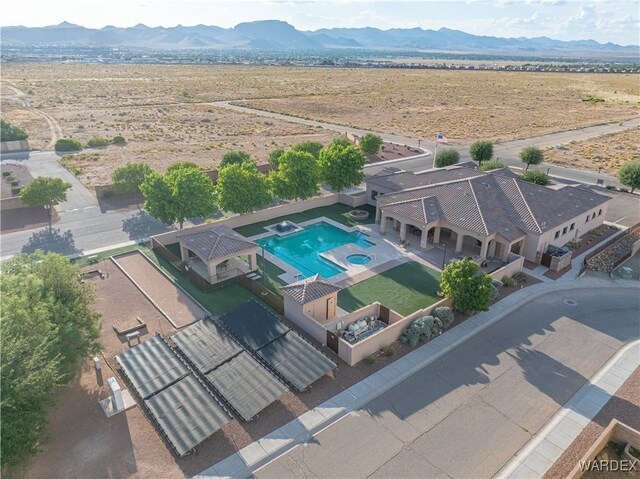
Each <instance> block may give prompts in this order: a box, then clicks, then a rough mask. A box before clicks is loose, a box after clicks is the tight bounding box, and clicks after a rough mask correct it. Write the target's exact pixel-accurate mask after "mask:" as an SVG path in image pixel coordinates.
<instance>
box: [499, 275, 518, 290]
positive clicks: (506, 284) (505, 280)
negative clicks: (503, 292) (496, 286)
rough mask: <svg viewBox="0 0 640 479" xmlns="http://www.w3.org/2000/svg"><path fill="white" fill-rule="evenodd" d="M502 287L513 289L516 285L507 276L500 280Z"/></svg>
mask: <svg viewBox="0 0 640 479" xmlns="http://www.w3.org/2000/svg"><path fill="white" fill-rule="evenodd" d="M502 285H503V286H504V287H505V288H513V287H514V286H515V285H516V281H515V280H514V279H513V278H510V277H509V276H505V277H504V278H502Z"/></svg>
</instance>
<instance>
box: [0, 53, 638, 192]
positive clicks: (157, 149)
mask: <svg viewBox="0 0 640 479" xmlns="http://www.w3.org/2000/svg"><path fill="white" fill-rule="evenodd" d="M3 81H5V82H8V84H10V85H13V86H15V87H16V88H18V89H19V90H20V91H22V92H24V93H25V95H24V96H22V97H20V98H19V100H20V101H26V102H28V103H29V104H30V105H31V106H32V107H34V108H37V109H39V110H41V111H43V112H45V113H47V114H49V115H51V116H52V117H53V118H55V119H56V120H57V122H58V123H59V125H60V127H61V128H62V132H63V134H64V135H65V136H70V137H74V138H77V139H79V140H81V141H85V142H86V141H87V140H89V139H90V138H92V137H94V136H107V137H113V136H115V135H116V134H122V135H123V136H124V137H125V138H126V139H127V140H129V144H128V145H127V146H126V147H124V148H118V147H109V148H106V149H104V150H103V151H101V152H100V158H99V160H96V161H81V162H79V163H80V164H79V167H80V168H81V169H82V170H84V171H85V174H84V175H83V176H82V177H81V179H82V181H83V182H85V183H86V184H89V185H95V184H101V183H106V182H108V179H109V176H110V171H111V170H112V169H113V168H115V167H117V166H120V165H121V164H124V163H126V162H127V161H132V160H134V159H135V161H143V162H145V163H148V164H150V165H151V166H152V167H154V168H156V169H158V170H163V169H164V168H166V166H168V165H169V164H171V163H172V162H174V161H176V160H188V161H195V162H197V163H198V164H201V165H203V166H205V167H213V166H214V165H215V164H217V162H218V161H219V160H220V158H221V157H222V155H223V154H224V153H225V152H226V151H227V150H229V149H239V148H240V149H246V150H247V151H248V152H250V153H251V154H252V155H254V156H255V157H256V158H257V159H258V160H259V161H260V162H264V161H266V155H267V153H268V152H269V151H270V150H273V149H275V148H277V147H284V148H286V147H288V146H290V145H292V144H294V143H297V142H299V141H303V140H317V141H321V142H323V143H327V142H328V141H330V139H331V138H333V137H335V136H336V135H335V134H332V133H330V132H328V131H326V130H320V129H316V128H312V127H307V126H304V125H298V124H292V123H288V122H283V121H278V120H271V119H266V118H258V117H253V116H251V115H246V114H241V113H236V112H230V111H227V110H224V111H223V110H219V109H216V108H214V107H212V106H211V105H208V104H206V103H208V102H212V101H216V100H243V99H245V100H250V101H247V102H246V104H248V105H249V106H252V107H257V108H263V109H269V110H274V111H280V112H284V113H289V114H293V115H297V116H302V117H309V118H313V119H318V120H326V121H332V122H335V123H342V124H346V125H353V126H357V127H362V128H370V129H374V130H378V131H384V132H388V133H397V134H404V135H407V136H412V137H421V138H425V139H426V138H430V137H435V135H436V133H444V134H446V135H447V136H448V138H449V139H450V140H451V141H452V142H453V143H467V142H470V141H472V140H474V139H476V138H479V137H485V138H488V139H493V140H506V139H510V138H515V137H527V136H531V135H536V134H541V133H546V132H551V131H557V130H565V129H570V128H574V127H578V126H584V125H588V124H595V123H602V122H610V121H616V120H621V119H626V118H631V117H633V116H636V115H637V104H638V100H639V99H640V96H639V95H638V92H637V76H635V75H597V74H562V73H524V72H490V71H444V70H420V71H416V70H385V69H334V68H313V69H312V68H288V67H255V66H194V65H95V64H90V65H89V64H44V63H43V64H41V63H22V64H11V63H7V64H5V65H4V66H3ZM0 94H2V97H3V101H2V106H3V109H5V111H3V115H5V116H6V117H7V119H8V120H10V121H15V122H16V123H17V124H21V125H22V126H24V127H25V128H26V129H27V131H28V132H29V134H30V139H31V140H32V141H33V142H35V143H34V147H36V148H37V147H42V146H41V145H42V142H44V141H45V140H46V134H47V132H49V127H48V126H47V124H46V121H45V120H44V119H43V118H42V117H39V116H38V115H37V114H35V113H34V112H32V111H27V110H24V109H20V108H18V106H17V105H18V102H17V101H16V98H15V92H14V91H13V90H11V89H10V88H8V87H7V86H4V87H3V88H2V89H1V90H0ZM11 96H13V100H10V99H8V97H11ZM591 96H596V97H599V98H602V99H604V100H605V101H604V102H598V103H593V102H590V101H583V100H585V99H586V98H588V97H591ZM43 131H44V132H45V134H44V138H43V133H42V132H43ZM37 145H40V146H37Z"/></svg>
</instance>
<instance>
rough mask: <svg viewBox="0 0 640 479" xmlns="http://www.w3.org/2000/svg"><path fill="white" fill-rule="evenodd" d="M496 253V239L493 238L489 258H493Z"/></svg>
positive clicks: (490, 243)
mask: <svg viewBox="0 0 640 479" xmlns="http://www.w3.org/2000/svg"><path fill="white" fill-rule="evenodd" d="M495 254H496V240H491V241H490V242H489V254H488V255H487V256H489V258H493V257H494V256H495Z"/></svg>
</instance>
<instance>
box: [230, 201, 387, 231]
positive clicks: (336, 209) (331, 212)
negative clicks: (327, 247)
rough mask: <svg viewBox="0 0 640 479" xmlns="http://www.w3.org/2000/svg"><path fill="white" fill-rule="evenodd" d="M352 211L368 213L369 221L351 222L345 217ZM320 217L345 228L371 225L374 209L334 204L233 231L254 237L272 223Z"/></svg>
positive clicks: (374, 216) (297, 221) (364, 206)
mask: <svg viewBox="0 0 640 479" xmlns="http://www.w3.org/2000/svg"><path fill="white" fill-rule="evenodd" d="M353 209H359V210H365V211H368V212H369V219H368V220H366V221H354V220H352V219H351V218H349V217H348V216H347V213H349V211H351V210H353ZM321 216H326V217H327V218H330V219H332V220H334V221H337V222H338V223H341V224H343V225H346V226H355V225H358V224H371V223H373V222H375V219H376V209H375V208H374V207H373V206H370V205H363V206H358V207H357V208H352V207H351V206H347V205H344V204H342V203H336V204H333V205H329V206H321V207H319V208H312V209H310V210H307V211H303V212H302V213H294V214H292V215H285V216H280V217H278V218H273V219H271V220H267V221H261V222H259V223H252V224H250V225H246V226H240V227H238V228H234V229H235V231H237V232H238V233H240V234H241V235H243V236H246V237H250V236H254V235H259V234H260V233H264V232H265V231H267V230H266V229H265V226H269V225H272V224H274V223H279V222H280V221H283V220H289V221H293V222H294V223H301V222H303V221H309V220H312V219H315V218H319V217H321Z"/></svg>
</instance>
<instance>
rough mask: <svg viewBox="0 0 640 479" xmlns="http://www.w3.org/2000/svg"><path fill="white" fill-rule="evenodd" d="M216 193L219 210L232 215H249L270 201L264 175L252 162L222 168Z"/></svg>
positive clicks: (270, 197)
mask: <svg viewBox="0 0 640 479" xmlns="http://www.w3.org/2000/svg"><path fill="white" fill-rule="evenodd" d="M216 192H217V199H218V204H219V205H220V208H221V209H223V210H224V211H231V212H232V213H239V214H246V213H251V212H252V211H255V210H257V209H260V208H264V207H265V206H267V205H268V204H269V203H271V200H272V196H271V192H270V191H269V183H268V181H267V177H266V175H263V174H262V173H260V172H259V171H258V168H257V167H256V164H255V163H254V162H252V161H250V162H248V163H241V164H234V165H228V166H225V167H224V168H222V169H221V170H220V173H219V175H218V183H217V185H216Z"/></svg>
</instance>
